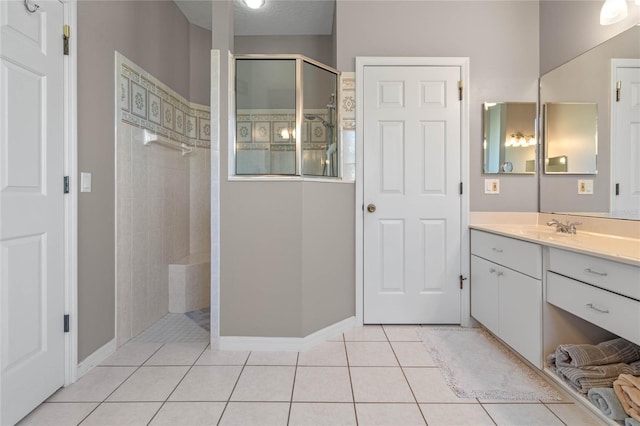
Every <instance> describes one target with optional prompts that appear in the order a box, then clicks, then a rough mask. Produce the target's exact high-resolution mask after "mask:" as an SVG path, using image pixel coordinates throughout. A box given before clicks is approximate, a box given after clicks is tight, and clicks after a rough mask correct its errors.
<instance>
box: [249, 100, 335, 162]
mask: <svg viewBox="0 0 640 426" xmlns="http://www.w3.org/2000/svg"><path fill="white" fill-rule="evenodd" d="M305 113H306V114H314V115H316V116H318V117H319V118H322V119H323V120H326V119H327V110H326V109H325V110H306V111H305ZM295 125H296V115H295V111H294V110H282V109H271V110H257V109H256V110H254V109H244V110H238V112H237V114H236V149H237V150H238V151H273V152H282V151H295V142H296V141H295V137H294V134H295ZM326 136H327V135H326V128H325V127H324V126H323V125H322V122H321V121H319V120H318V119H316V120H313V121H309V120H305V122H304V123H303V128H302V147H303V149H305V150H326V149H327V142H326Z"/></svg>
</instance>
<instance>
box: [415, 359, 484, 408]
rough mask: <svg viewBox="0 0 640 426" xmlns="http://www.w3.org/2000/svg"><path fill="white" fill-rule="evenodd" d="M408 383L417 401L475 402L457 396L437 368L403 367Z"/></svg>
mask: <svg viewBox="0 0 640 426" xmlns="http://www.w3.org/2000/svg"><path fill="white" fill-rule="evenodd" d="M403 370H404V374H405V375H406V376H407V380H408V381H409V385H411V389H412V390H413V394H414V395H415V396H416V399H417V400H418V402H419V403H422V402H477V401H476V400H475V399H464V398H458V397H457V396H456V394H455V393H453V391H452V390H451V388H450V387H449V386H447V383H446V382H445V381H444V378H443V377H442V373H441V372H440V370H439V369H437V368H404V369H403Z"/></svg>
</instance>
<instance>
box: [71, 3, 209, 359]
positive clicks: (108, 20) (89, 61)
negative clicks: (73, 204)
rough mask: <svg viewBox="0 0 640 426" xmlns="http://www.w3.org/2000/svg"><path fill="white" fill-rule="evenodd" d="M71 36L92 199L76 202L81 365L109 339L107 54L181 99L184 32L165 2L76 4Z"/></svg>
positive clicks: (82, 162) (111, 240)
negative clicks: (128, 62) (122, 59)
mask: <svg viewBox="0 0 640 426" xmlns="http://www.w3.org/2000/svg"><path fill="white" fill-rule="evenodd" d="M76 34H77V35H76V36H75V37H74V38H73V40H77V42H78V167H79V170H80V171H83V172H90V173H92V174H93V176H92V178H93V180H92V184H93V192H91V193H80V194H79V199H78V200H79V201H78V360H79V361H82V360H83V359H84V358H86V357H87V356H88V355H91V354H92V353H93V352H94V351H95V350H97V349H99V348H100V347H101V346H102V345H104V344H105V343H107V342H109V341H110V340H111V339H113V338H114V335H115V330H114V321H115V298H114V296H115V295H114V291H115V258H114V257H115V232H114V227H115V224H114V217H115V212H114V204H115V201H114V195H115V187H114V183H115V176H114V170H115V166H114V165H115V158H114V156H115V135H114V128H115V125H114V120H115V118H114V109H115V108H114V98H115V88H114V81H115V64H114V51H115V50H118V51H119V52H121V53H122V54H124V55H125V56H127V57H128V58H129V59H131V60H132V61H134V62H135V63H137V64H138V65H140V66H141V67H143V68H144V69H145V70H147V71H149V72H150V73H152V74H153V75H154V76H155V77H157V78H158V79H159V80H161V81H163V82H165V83H166V84H167V85H169V86H170V87H172V88H173V89H174V90H176V91H177V92H178V93H180V94H181V95H183V96H185V97H186V98H189V97H190V96H189V95H190V83H189V80H190V79H189V76H190V71H189V69H190V24H189V23H188V22H187V20H186V19H185V18H184V16H183V15H182V13H181V12H180V11H179V9H178V8H177V7H176V5H175V4H174V3H173V2H169V1H140V2H138V1H98V0H96V1H80V2H78V29H77V31H76ZM205 39H208V40H210V37H208V38H206V37H205ZM205 47H206V49H207V50H208V47H207V46H206V45H203V46H202V48H203V49H204V48H205ZM206 74H207V79H208V72H206ZM192 86H193V85H192ZM202 86H204V83H203V84H202ZM194 87H198V86H194ZM206 99H208V97H204V98H201V101H205V102H206ZM206 103H207V104H208V102H206Z"/></svg>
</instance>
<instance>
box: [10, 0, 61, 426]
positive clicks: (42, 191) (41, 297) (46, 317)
mask: <svg viewBox="0 0 640 426" xmlns="http://www.w3.org/2000/svg"><path fill="white" fill-rule="evenodd" d="M34 3H36V2H32V1H30V2H29V3H28V6H30V7H34ZM37 4H38V5H39V8H38V9H37V10H36V11H35V12H33V13H29V12H28V11H27V9H26V7H25V4H24V2H23V0H11V1H5V0H3V1H1V2H0V26H1V34H0V37H1V42H0V43H1V44H0V319H1V321H0V363H1V368H2V374H1V377H0V380H1V390H0V392H1V399H0V404H1V405H0V413H1V418H0V423H1V424H3V425H5V424H14V423H15V422H17V421H18V420H20V419H21V418H22V417H23V416H24V415H26V414H28V413H29V411H31V410H32V409H33V408H35V407H36V406H37V405H38V404H39V403H41V402H42V401H43V400H44V399H46V398H47V397H48V396H49V395H51V394H52V393H53V392H54V391H55V390H56V389H58V388H59V387H61V386H62V385H63V384H64V330H63V315H64V276H63V274H64V270H63V261H64V258H63V256H64V253H63V137H64V135H63V118H64V117H63V105H64V104H63V52H62V26H63V5H62V3H60V2H59V1H56V0H54V1H50V0H37ZM52 421H53V420H52Z"/></svg>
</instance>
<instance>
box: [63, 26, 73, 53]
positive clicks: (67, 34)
mask: <svg viewBox="0 0 640 426" xmlns="http://www.w3.org/2000/svg"><path fill="white" fill-rule="evenodd" d="M70 38H71V27H69V25H65V26H63V27H62V54H63V55H65V56H67V55H69V39H70Z"/></svg>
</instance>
